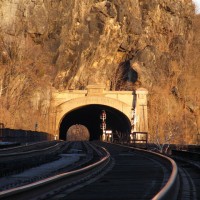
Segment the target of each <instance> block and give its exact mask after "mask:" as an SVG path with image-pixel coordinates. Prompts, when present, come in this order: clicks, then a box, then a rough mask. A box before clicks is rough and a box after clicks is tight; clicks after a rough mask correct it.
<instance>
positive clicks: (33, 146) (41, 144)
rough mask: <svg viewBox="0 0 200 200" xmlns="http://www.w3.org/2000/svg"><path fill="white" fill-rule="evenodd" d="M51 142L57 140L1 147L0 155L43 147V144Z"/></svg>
mask: <svg viewBox="0 0 200 200" xmlns="http://www.w3.org/2000/svg"><path fill="white" fill-rule="evenodd" d="M51 143H55V141H42V142H36V143H31V144H28V145H21V146H16V147H10V148H6V149H0V155H1V154H5V153H12V152H13V151H15V152H16V151H17V152H23V151H24V150H27V151H28V150H29V149H31V150H32V149H33V148H35V147H38V148H41V147H42V146H43V145H48V144H49V145H51Z"/></svg>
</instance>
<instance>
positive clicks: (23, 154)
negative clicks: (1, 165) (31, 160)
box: [0, 142, 63, 162]
mask: <svg viewBox="0 0 200 200" xmlns="http://www.w3.org/2000/svg"><path fill="white" fill-rule="evenodd" d="M62 145H63V143H62V142H60V143H57V144H55V145H53V146H50V147H47V148H44V149H39V150H31V151H25V152H19V153H9V154H0V161H1V162H2V161H5V160H6V161H9V160H13V158H14V159H15V160H17V159H20V158H27V157H32V156H37V155H40V154H43V155H44V154H49V153H52V152H54V151H57V150H59V149H60V147H61V146H62Z"/></svg>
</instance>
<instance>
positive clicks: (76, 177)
mask: <svg viewBox="0 0 200 200" xmlns="http://www.w3.org/2000/svg"><path fill="white" fill-rule="evenodd" d="M84 148H85V149H87V150H88V149H90V150H91V149H92V151H95V153H94V155H95V154H96V155H98V157H99V159H98V161H97V158H96V156H94V161H93V162H92V160H91V159H90V160H89V164H88V165H86V166H84V165H82V167H81V168H80V167H79V168H78V169H76V170H73V171H70V172H65V173H62V174H58V175H55V176H53V177H49V178H46V179H44V180H40V181H36V182H34V183H31V184H28V185H25V186H21V187H17V188H13V189H9V190H5V191H2V192H0V199H9V200H12V199H15V200H17V199H32V198H33V196H34V198H33V199H35V198H47V197H48V196H49V191H52V192H53V194H54V195H55V194H57V193H58V192H59V190H63V189H64V188H66V187H67V188H68V187H70V188H71V187H72V185H73V186H75V185H77V183H80V182H82V181H85V180H86V179H88V180H89V179H91V177H92V176H94V174H96V173H98V172H99V171H101V170H102V169H103V168H104V167H105V166H106V165H107V164H108V163H109V160H110V155H109V152H107V151H106V150H104V149H102V148H96V147H92V146H91V144H88V143H84ZM99 155H101V156H99ZM87 162H88V161H87ZM84 164H86V163H84ZM63 187H64V188H63ZM52 192H51V196H53V194H52Z"/></svg>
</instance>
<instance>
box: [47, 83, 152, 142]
mask: <svg viewBox="0 0 200 200" xmlns="http://www.w3.org/2000/svg"><path fill="white" fill-rule="evenodd" d="M147 94H148V91H147V90H146V89H144V88H140V89H138V90H136V91H108V90H105V89H104V86H103V85H89V86H88V87H87V90H66V91H62V92H59V91H54V92H53V94H52V97H53V98H52V101H51V108H52V110H51V112H50V118H49V121H50V127H49V130H50V133H51V134H53V135H54V137H55V139H60V134H61V133H60V131H61V129H62V127H63V123H64V121H65V120H66V117H69V116H70V115H71V114H72V113H76V112H79V110H84V109H86V110H87V109H89V108H90V109H92V108H95V109H97V110H101V109H106V110H108V111H109V113H110V114H111V113H112V114H113V116H115V117H116V116H117V117H116V118H118V119H121V120H122V121H123V122H124V123H125V124H126V125H124V126H127V128H125V127H123V129H122V131H125V130H126V131H146V132H147V131H148V117H147ZM86 113H87V111H86ZM112 114H111V115H112ZM77 116H78V114H77ZM83 117H84V116H83ZM79 118H81V116H79ZM68 119H69V118H68ZM83 121H84V120H83ZM66 123H67V121H66ZM74 123H76V122H74ZM77 123H78V120H77ZM88 123H90V122H89V121H88ZM91 123H92V122H91ZM114 123H115V122H112V124H114ZM116 123H117V124H119V120H116ZM87 128H88V127H87ZM115 128H116V127H115ZM62 131H67V130H64V129H63V130H62ZM61 139H62V137H61Z"/></svg>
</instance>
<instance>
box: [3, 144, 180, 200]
mask: <svg viewBox="0 0 200 200" xmlns="http://www.w3.org/2000/svg"><path fill="white" fill-rule="evenodd" d="M83 145H84V146H85V147H84V148H85V149H90V150H89V151H90V152H91V151H93V158H92V159H91V160H90V161H89V162H87V163H85V164H83V165H82V166H81V167H79V168H78V169H75V170H72V171H70V172H63V173H61V174H58V175H55V176H53V177H49V178H46V179H44V180H40V181H36V182H34V183H32V184H29V185H26V186H22V187H18V188H13V189H10V190H6V191H2V192H0V199H9V200H12V199H15V200H17V199H52V200H53V199H66V198H67V199H95V200H100V199H176V196H177V195H178V191H177V188H178V182H177V180H178V179H177V177H178V175H177V168H176V164H175V163H174V162H173V161H172V160H170V159H167V158H166V157H164V156H160V155H158V154H153V153H150V152H147V151H139V150H136V149H133V148H129V147H124V146H119V145H112V144H107V143H102V142H96V143H84V144H83ZM106 149H107V150H106ZM94 181H95V182H94ZM92 182H93V184H90V183H92ZM83 187H84V188H83ZM81 188H82V189H81ZM77 189H79V190H78V192H76V190H77Z"/></svg>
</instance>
